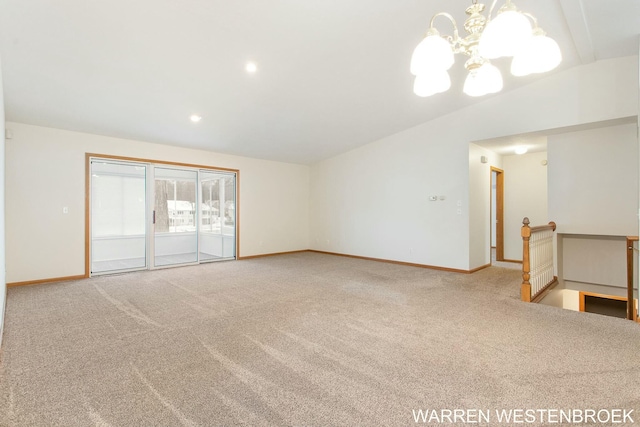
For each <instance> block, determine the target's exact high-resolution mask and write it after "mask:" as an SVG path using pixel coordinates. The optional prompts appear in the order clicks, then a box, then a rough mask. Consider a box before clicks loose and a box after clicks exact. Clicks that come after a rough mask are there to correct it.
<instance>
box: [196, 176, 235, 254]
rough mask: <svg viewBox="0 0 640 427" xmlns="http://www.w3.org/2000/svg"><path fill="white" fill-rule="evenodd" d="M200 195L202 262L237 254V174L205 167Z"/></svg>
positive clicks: (201, 178) (201, 179)
mask: <svg viewBox="0 0 640 427" xmlns="http://www.w3.org/2000/svg"><path fill="white" fill-rule="evenodd" d="M200 194H201V201H202V202H201V204H200V212H201V214H200V233H199V237H200V261H202V262H204V261H215V260H221V259H229V258H233V257H235V254H236V251H235V245H236V176H235V174H232V173H222V172H212V171H204V170H201V171H200Z"/></svg>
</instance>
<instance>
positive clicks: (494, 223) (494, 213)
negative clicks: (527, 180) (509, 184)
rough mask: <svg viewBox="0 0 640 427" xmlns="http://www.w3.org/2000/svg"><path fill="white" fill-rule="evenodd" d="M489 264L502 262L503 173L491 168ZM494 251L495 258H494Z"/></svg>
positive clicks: (500, 170)
mask: <svg viewBox="0 0 640 427" xmlns="http://www.w3.org/2000/svg"><path fill="white" fill-rule="evenodd" d="M490 194H491V201H490V206H491V215H490V218H491V220H490V222H491V225H490V229H491V249H490V251H491V262H492V263H493V261H504V171H503V170H502V169H498V168H496V167H493V166H491V192H490ZM494 249H495V258H494Z"/></svg>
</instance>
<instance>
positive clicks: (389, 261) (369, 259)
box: [307, 249, 491, 274]
mask: <svg viewBox="0 0 640 427" xmlns="http://www.w3.org/2000/svg"><path fill="white" fill-rule="evenodd" d="M307 252H314V253H317V254H325V255H335V256H342V257H347V258H355V259H363V260H365V261H377V262H386V263H388V264H396V265H404V266H407V267H419V268H427V269H429V270H439V271H448V272H450V273H462V274H471V273H475V272H476V271H479V270H482V269H483V268H487V267H491V264H487V265H483V266H481V267H478V268H474V269H473V270H460V269H457V268H448V267H439V266H437V265H427V264H416V263H412V262H404V261H394V260H390V259H384V258H371V257H366V256H360V255H350V254H341V253H337V252H327V251H318V250H315V249H309V250H308V251H307Z"/></svg>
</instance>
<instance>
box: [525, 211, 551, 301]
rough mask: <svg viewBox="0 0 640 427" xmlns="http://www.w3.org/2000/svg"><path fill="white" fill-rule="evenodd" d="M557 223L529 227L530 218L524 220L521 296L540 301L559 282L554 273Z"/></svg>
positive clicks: (527, 299)
mask: <svg viewBox="0 0 640 427" xmlns="http://www.w3.org/2000/svg"><path fill="white" fill-rule="evenodd" d="M555 231H556V223H555V222H553V221H551V222H550V223H549V224H547V225H540V226H537V227H529V218H526V217H525V218H524V219H523V220H522V229H521V235H522V286H521V287H520V298H521V300H522V301H525V302H539V301H540V300H541V299H542V298H543V297H544V296H545V295H546V294H547V292H548V291H549V290H551V289H552V288H553V287H554V286H555V285H556V284H557V283H558V277H556V276H554V273H553V235H554V234H553V233H554V232H555Z"/></svg>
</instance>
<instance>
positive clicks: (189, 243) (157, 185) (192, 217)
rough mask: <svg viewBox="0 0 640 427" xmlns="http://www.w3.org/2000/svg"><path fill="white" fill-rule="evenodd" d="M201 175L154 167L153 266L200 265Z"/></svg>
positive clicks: (191, 171) (190, 171) (188, 171)
mask: <svg viewBox="0 0 640 427" xmlns="http://www.w3.org/2000/svg"><path fill="white" fill-rule="evenodd" d="M197 182H198V172H197V171H195V170H187V169H169V168H159V167H155V168H154V194H155V197H154V198H155V200H154V202H155V203H154V242H153V246H154V252H153V253H154V266H155V267H164V266H169V265H177V264H190V263H196V262H198V233H197V228H196V226H197V224H198V215H197V209H196V207H197V193H196V183H197Z"/></svg>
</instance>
